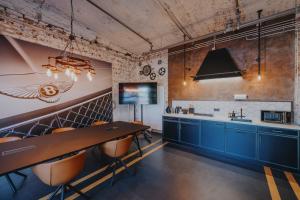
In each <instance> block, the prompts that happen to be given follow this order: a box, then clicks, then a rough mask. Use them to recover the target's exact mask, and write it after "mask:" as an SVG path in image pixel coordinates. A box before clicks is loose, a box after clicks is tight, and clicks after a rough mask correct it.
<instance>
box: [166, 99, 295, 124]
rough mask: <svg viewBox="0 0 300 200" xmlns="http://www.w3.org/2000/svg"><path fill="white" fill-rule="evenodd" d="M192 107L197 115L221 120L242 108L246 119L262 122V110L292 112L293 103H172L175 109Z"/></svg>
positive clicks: (180, 101) (181, 101) (178, 101)
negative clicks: (212, 116)
mask: <svg viewBox="0 0 300 200" xmlns="http://www.w3.org/2000/svg"><path fill="white" fill-rule="evenodd" d="M191 105H192V106H193V107H194V108H195V112H196V113H205V114H213V115H214V117H221V118H223V117H228V113H229V112H232V111H233V110H234V111H235V112H238V113H239V112H240V109H241V108H242V109H243V114H245V115H246V118H249V119H252V120H255V121H256V120H258V121H259V120H260V115H261V113H260V111H261V110H274V111H287V112H291V111H292V102H289V101H282V102H275V101H274V102H272V101H270V102H267V101H183V100H173V101H172V106H173V107H176V106H181V107H182V108H189V107H190V106H191ZM215 110H218V111H215Z"/></svg>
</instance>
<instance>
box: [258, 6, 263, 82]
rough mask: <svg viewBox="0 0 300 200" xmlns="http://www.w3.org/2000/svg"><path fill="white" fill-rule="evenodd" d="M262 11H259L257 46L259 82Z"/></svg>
mask: <svg viewBox="0 0 300 200" xmlns="http://www.w3.org/2000/svg"><path fill="white" fill-rule="evenodd" d="M261 13H262V10H258V11H257V15H258V29H257V32H258V44H257V50H258V56H257V63H258V75H257V80H259V81H260V80H261V57H260V49H261V43H260V37H261V35H260V34H261V22H260V17H261Z"/></svg>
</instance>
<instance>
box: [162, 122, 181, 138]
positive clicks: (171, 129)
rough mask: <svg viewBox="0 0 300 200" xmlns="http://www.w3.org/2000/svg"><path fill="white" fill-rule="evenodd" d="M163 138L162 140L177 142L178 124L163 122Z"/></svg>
mask: <svg viewBox="0 0 300 200" xmlns="http://www.w3.org/2000/svg"><path fill="white" fill-rule="evenodd" d="M163 137H164V139H169V140H174V141H178V140H179V123H178V122H170V121H164V122H163Z"/></svg>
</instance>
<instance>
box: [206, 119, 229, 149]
mask: <svg viewBox="0 0 300 200" xmlns="http://www.w3.org/2000/svg"><path fill="white" fill-rule="evenodd" d="M201 145H202V146H203V147H205V148H209V149H212V150H217V151H224V150H225V123H223V122H214V121H202V123H201Z"/></svg>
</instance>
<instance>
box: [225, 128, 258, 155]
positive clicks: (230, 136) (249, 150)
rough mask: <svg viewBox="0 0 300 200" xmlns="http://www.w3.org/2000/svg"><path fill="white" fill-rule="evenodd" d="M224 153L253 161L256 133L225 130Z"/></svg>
mask: <svg viewBox="0 0 300 200" xmlns="http://www.w3.org/2000/svg"><path fill="white" fill-rule="evenodd" d="M225 132H226V153H229V154H233V155H236V156H239V157H244V158H250V159H255V157H256V132H251V131H247V130H239V129H226V131H225Z"/></svg>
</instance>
